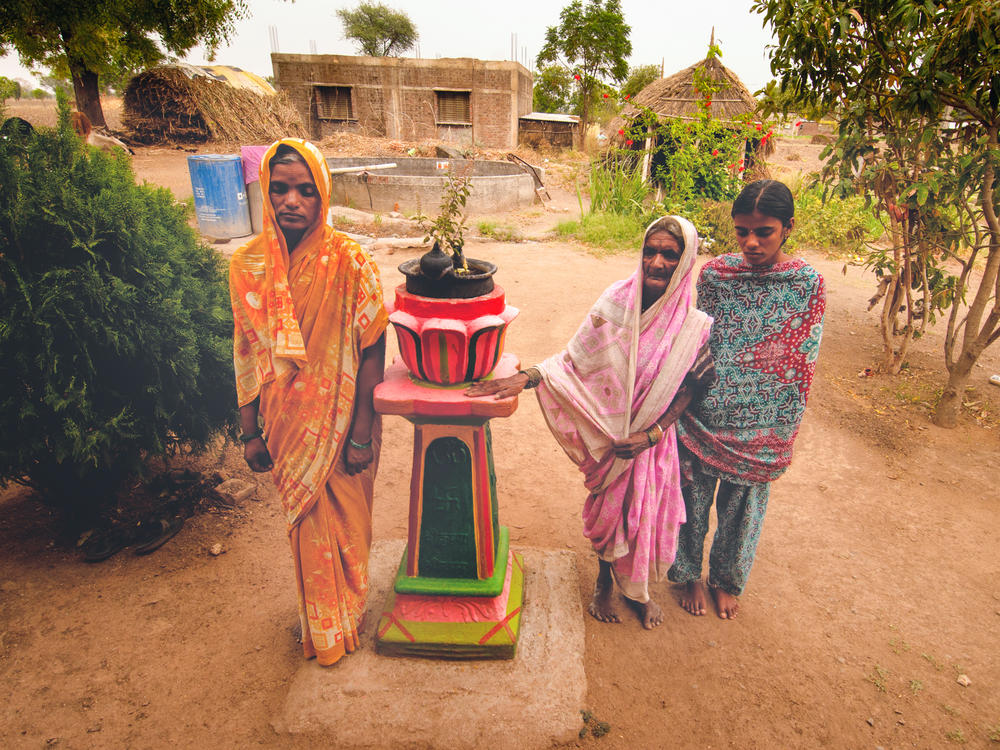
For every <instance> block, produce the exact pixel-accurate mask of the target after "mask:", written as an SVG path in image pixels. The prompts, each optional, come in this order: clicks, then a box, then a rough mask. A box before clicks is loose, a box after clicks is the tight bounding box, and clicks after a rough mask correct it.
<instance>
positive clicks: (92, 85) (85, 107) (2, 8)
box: [0, 0, 246, 126]
mask: <svg viewBox="0 0 1000 750" xmlns="http://www.w3.org/2000/svg"><path fill="white" fill-rule="evenodd" d="M245 13H246V3H245V0H171V1H170V2H146V0H87V1H86V2H65V1H64V0H19V1H18V2H5V3H0V54H5V53H7V52H9V51H10V50H11V49H13V50H16V51H17V53H18V56H19V57H20V60H21V63H22V64H24V65H28V66H30V65H34V64H36V63H40V64H42V65H46V66H48V67H49V68H51V69H53V70H54V71H56V75H59V73H58V71H59V70H60V69H61V68H62V69H64V70H65V71H66V72H67V73H68V74H69V77H70V78H71V79H72V81H73V91H74V93H75V96H76V107H77V109H78V110H80V111H81V112H83V113H84V114H85V115H87V117H88V118H90V121H91V122H92V123H94V125H98V126H100V125H104V124H105V120H104V111H103V110H102V108H101V97H100V86H99V79H100V77H101V76H105V75H114V72H115V71H116V70H117V69H118V68H117V67H116V66H117V65H120V64H121V62H122V60H127V61H128V62H129V64H130V65H131V66H132V68H133V69H136V68H141V67H146V66H148V65H153V64H156V63H157V62H159V61H160V60H161V59H162V58H163V52H162V51H161V46H160V45H162V47H163V48H165V49H166V50H167V51H169V52H171V53H173V54H176V55H182V54H184V53H185V52H187V51H188V50H189V49H191V48H192V47H194V46H195V45H196V44H204V45H205V46H206V47H207V48H208V50H209V53H210V54H212V53H214V51H215V49H217V48H218V46H219V44H220V43H221V42H222V41H224V40H225V39H227V38H228V36H229V34H230V33H231V32H232V30H233V22H234V20H236V19H238V18H241V17H243V16H244V15H245Z"/></svg>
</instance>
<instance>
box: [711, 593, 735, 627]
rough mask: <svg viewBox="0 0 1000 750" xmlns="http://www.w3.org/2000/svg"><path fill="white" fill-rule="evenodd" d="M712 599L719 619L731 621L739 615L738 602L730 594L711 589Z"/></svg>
mask: <svg viewBox="0 0 1000 750" xmlns="http://www.w3.org/2000/svg"><path fill="white" fill-rule="evenodd" d="M712 598H713V599H715V608H716V609H717V610H719V617H721V618H722V619H723V620H732V619H733V618H735V617H736V615H737V613H739V611H740V600H739V599H737V598H736V597H735V596H733V595H732V594H727V593H726V592H725V591H723V590H722V589H719V588H715V587H712Z"/></svg>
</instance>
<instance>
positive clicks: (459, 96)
mask: <svg viewBox="0 0 1000 750" xmlns="http://www.w3.org/2000/svg"><path fill="white" fill-rule="evenodd" d="M435 93H436V94H437V119H438V122H439V123H452V124H458V125H471V124H472V108H471V107H470V104H469V102H470V99H471V92H469V91H437V92H435Z"/></svg>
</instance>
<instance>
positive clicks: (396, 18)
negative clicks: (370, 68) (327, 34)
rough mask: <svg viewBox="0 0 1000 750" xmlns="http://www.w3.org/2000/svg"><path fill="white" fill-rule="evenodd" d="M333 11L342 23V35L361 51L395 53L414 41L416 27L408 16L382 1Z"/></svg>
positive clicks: (408, 48) (401, 52)
mask: <svg viewBox="0 0 1000 750" xmlns="http://www.w3.org/2000/svg"><path fill="white" fill-rule="evenodd" d="M337 15H338V16H339V17H340V21H341V23H343V24H344V38H345V39H350V40H351V41H353V42H355V43H356V44H357V45H358V51H359V52H360V53H361V54H362V55H369V56H371V57H399V56H400V55H402V54H403V53H404V52H406V51H407V50H410V49H412V48H413V45H414V44H416V43H417V38H418V36H419V35H418V34H417V27H416V26H414V25H413V21H411V20H410V17H409V16H408V15H406V14H405V13H403V12H402V11H399V10H393V9H392V8H390V7H388V6H386V5H383V4H382V3H361V4H360V5H359V6H358V7H357V8H356V9H355V10H348V9H347V8H341V9H340V10H338V11H337Z"/></svg>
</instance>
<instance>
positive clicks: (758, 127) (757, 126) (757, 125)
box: [754, 122, 760, 130]
mask: <svg viewBox="0 0 1000 750" xmlns="http://www.w3.org/2000/svg"><path fill="white" fill-rule="evenodd" d="M754 127H756V128H757V130H760V123H759V122H758V123H757V124H756V125H755V126H754Z"/></svg>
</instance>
